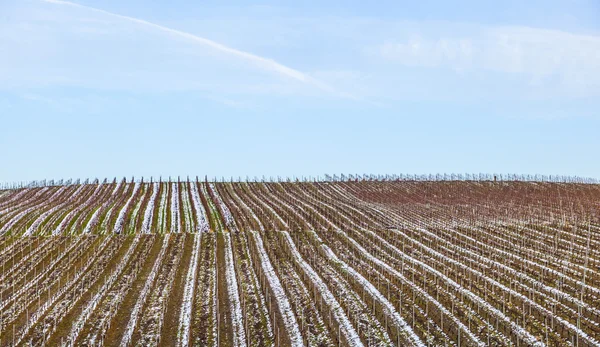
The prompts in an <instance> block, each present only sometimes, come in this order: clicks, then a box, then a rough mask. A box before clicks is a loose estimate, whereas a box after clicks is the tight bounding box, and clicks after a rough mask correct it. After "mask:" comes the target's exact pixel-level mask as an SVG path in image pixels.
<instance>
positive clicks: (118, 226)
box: [113, 182, 140, 234]
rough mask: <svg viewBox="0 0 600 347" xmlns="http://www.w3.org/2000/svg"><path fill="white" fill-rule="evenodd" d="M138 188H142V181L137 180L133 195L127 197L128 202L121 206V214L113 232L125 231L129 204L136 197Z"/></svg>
mask: <svg viewBox="0 0 600 347" xmlns="http://www.w3.org/2000/svg"><path fill="white" fill-rule="evenodd" d="M138 190H140V183H139V182H136V183H135V186H134V187H133V192H132V193H131V196H130V197H129V199H127V202H126V203H125V205H124V206H123V207H122V208H121V211H119V216H118V217H117V221H116V223H115V227H114V228H113V234H121V233H122V232H123V227H124V226H125V215H126V213H127V211H128V209H129V205H131V202H132V201H133V199H134V198H135V196H136V194H137V192H138Z"/></svg>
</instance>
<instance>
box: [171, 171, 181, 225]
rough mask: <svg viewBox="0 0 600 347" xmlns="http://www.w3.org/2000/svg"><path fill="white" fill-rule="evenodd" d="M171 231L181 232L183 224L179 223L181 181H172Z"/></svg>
mask: <svg viewBox="0 0 600 347" xmlns="http://www.w3.org/2000/svg"><path fill="white" fill-rule="evenodd" d="M171 187H172V188H171V232H172V233H176V234H179V233H180V232H181V224H180V223H179V217H180V216H179V183H177V182H173V183H171Z"/></svg>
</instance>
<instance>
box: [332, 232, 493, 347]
mask: <svg viewBox="0 0 600 347" xmlns="http://www.w3.org/2000/svg"><path fill="white" fill-rule="evenodd" d="M336 231H337V232H338V234H340V235H341V236H342V237H344V238H346V239H347V240H349V241H350V242H351V243H352V244H353V245H354V246H355V247H356V248H357V249H358V250H359V252H360V254H362V255H364V256H365V257H366V258H367V259H369V260H370V261H372V262H373V263H375V264H377V265H378V266H379V267H381V268H383V269H385V270H386V271H387V272H389V273H391V274H393V275H394V276H396V277H398V278H399V279H401V280H402V281H403V282H404V283H407V284H408V285H409V286H410V287H411V289H412V290H413V291H416V292H418V293H419V294H420V295H422V296H423V297H425V298H426V300H427V301H429V302H431V303H432V304H433V305H434V306H435V307H436V308H437V309H438V310H439V311H441V312H443V313H444V315H446V316H447V317H449V318H450V319H451V320H452V321H453V322H454V323H455V324H456V325H457V326H458V327H459V329H460V330H461V331H464V333H465V334H467V336H468V337H469V339H470V340H471V341H473V342H474V343H475V344H477V345H478V346H485V343H483V342H482V341H481V340H480V339H479V338H478V337H477V336H475V335H473V333H472V332H471V330H469V328H467V326H465V325H464V324H463V323H462V322H461V321H459V320H458V319H457V318H456V317H455V316H454V315H453V314H452V313H451V312H450V311H448V309H446V307H444V306H443V305H442V304H440V303H439V302H438V301H437V300H436V299H435V298H433V297H432V296H431V295H429V294H428V293H427V292H425V291H424V290H423V289H421V288H420V287H419V286H417V285H415V284H414V283H412V282H411V281H409V280H408V279H407V278H406V277H405V276H404V275H403V274H402V273H400V272H399V271H397V270H396V269H394V268H393V267H391V266H390V265H389V264H387V263H385V262H383V261H381V260H380V259H379V258H376V257H375V256H373V255H372V254H371V253H369V252H368V251H367V250H366V249H365V248H364V247H362V246H361V245H360V244H359V243H358V242H356V241H355V240H354V239H352V238H350V237H348V235H346V233H344V232H343V231H341V230H339V229H337V230H336Z"/></svg>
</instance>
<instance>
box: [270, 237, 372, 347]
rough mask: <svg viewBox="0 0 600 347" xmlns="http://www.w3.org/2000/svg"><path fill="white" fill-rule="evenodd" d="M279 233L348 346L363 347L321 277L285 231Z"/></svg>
mask: <svg viewBox="0 0 600 347" xmlns="http://www.w3.org/2000/svg"><path fill="white" fill-rule="evenodd" d="M281 233H282V234H283V235H284V237H285V239H286V241H287V243H288V246H289V247H290V249H291V250H292V255H293V257H294V260H295V261H296V262H297V263H298V264H299V265H300V267H301V268H302V269H303V270H304V272H305V273H306V274H307V275H308V277H309V278H310V280H311V281H312V283H313V284H314V285H315V287H317V288H318V290H319V293H321V296H322V297H323V299H324V300H325V303H326V304H327V306H329V308H330V309H331V311H332V312H333V314H334V316H335V320H336V321H337V322H338V323H339V325H340V327H341V329H342V331H343V334H344V336H345V337H346V340H347V341H348V344H349V345H350V346H363V344H362V342H361V341H360V336H358V333H357V332H356V330H354V327H353V326H352V323H350V320H349V319H348V317H347V316H346V314H345V313H344V309H343V308H342V306H341V305H340V303H339V302H338V301H337V299H336V298H335V296H334V295H333V294H332V293H331V291H330V290H329V288H327V285H326V284H325V282H324V281H323V280H322V279H321V276H319V274H317V272H316V271H315V270H314V269H313V268H312V266H310V264H308V263H307V262H306V261H305V260H304V259H303V258H302V255H301V254H300V252H298V249H297V248H296V245H295V244H294V241H293V240H292V238H291V237H290V234H289V233H288V232H286V231H282V232H281Z"/></svg>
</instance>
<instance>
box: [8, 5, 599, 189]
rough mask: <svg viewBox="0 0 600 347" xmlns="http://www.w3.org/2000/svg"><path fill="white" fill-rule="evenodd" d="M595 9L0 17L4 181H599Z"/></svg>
mask: <svg viewBox="0 0 600 347" xmlns="http://www.w3.org/2000/svg"><path fill="white" fill-rule="evenodd" d="M599 132H600V3H599V2H597V1H577V0H573V1H504V2H497V1H458V2H452V3H450V2H447V1H420V2H414V1H378V2H365V1H341V0H340V1H302V2H298V1H262V2H258V3H255V4H250V3H249V2H245V1H244V2H241V1H240V2H225V1H202V2H198V1H184V0H175V1H170V2H168V3H167V2H164V1H141V0H136V1H117V0H104V1H99V0H82V1H76V2H66V1H58V0H46V1H42V0H31V1H30V0H19V1H15V0H2V1H0V148H1V149H2V156H1V157H0V162H1V164H0V182H1V181H9V182H10V181H21V180H23V181H26V180H33V179H43V178H49V179H51V178H56V179H58V178H87V177H90V178H94V177H100V178H104V177H111V178H112V177H115V176H117V177H123V176H127V177H131V176H132V175H134V176H136V177H140V176H145V177H149V176H154V177H157V176H160V175H162V176H163V177H165V176H177V175H181V176H186V175H190V176H195V175H201V176H203V175H208V176H210V177H213V176H219V177H220V176H226V177H229V176H235V177H237V176H242V177H244V176H246V175H249V176H262V175H267V176H270V175H272V176H277V175H281V176H302V175H322V174H324V173H340V172H344V173H443V172H448V173H449V172H489V173H494V172H503V173H513V172H516V173H543V174H568V175H581V176H590V177H600V161H599V160H597V157H598V149H599V148H600V136H599V135H598V133H599Z"/></svg>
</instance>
